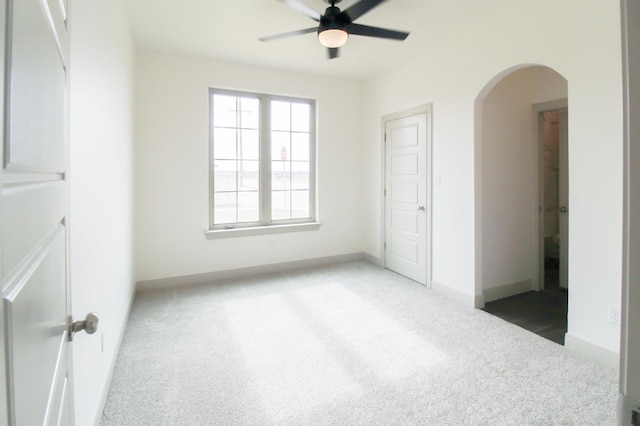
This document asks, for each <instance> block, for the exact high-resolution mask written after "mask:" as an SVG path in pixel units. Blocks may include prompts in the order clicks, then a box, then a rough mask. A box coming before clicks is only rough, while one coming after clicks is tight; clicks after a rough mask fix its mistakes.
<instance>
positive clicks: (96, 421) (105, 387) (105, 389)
mask: <svg viewBox="0 0 640 426" xmlns="http://www.w3.org/2000/svg"><path fill="white" fill-rule="evenodd" d="M135 298H136V293H135V286H133V291H132V292H131V295H130V298H129V306H128V307H127V311H126V314H125V317H124V319H123V321H122V324H121V327H120V330H118V332H117V334H116V339H115V348H114V352H113V353H114V356H113V361H112V363H111V366H110V368H109V371H108V372H107V378H106V380H105V382H104V383H103V384H102V391H101V393H100V399H99V401H98V411H97V412H96V413H94V418H93V422H92V423H91V424H92V425H93V426H99V425H100V422H101V421H102V412H103V411H104V406H105V404H106V403H107V396H108V395H109V388H110V387H111V380H112V379H113V372H114V371H115V369H116V362H117V361H118V355H119V354H120V347H121V346H122V339H124V333H125V331H126V330H127V324H129V317H130V316H131V310H132V309H133V302H134V301H135Z"/></svg>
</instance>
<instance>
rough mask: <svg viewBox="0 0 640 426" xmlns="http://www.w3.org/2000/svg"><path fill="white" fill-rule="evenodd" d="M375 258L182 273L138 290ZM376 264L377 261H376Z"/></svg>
mask: <svg viewBox="0 0 640 426" xmlns="http://www.w3.org/2000/svg"><path fill="white" fill-rule="evenodd" d="M369 258H371V259H373V260H375V257H373V256H371V255H368V256H367V254H365V253H362V252H361V253H350V254H342V255H337V256H328V257H320V258H315V259H304V260H294V261H291V262H283V263H274V264H270V265H259V266H250V267H247V268H239V269H228V270H224V271H215V272H205V273H202V274H192V275H182V276H178V277H168V278H159V279H154V280H144V281H138V282H137V284H136V290H137V291H145V290H153V289H158V288H171V287H179V286H183V285H189V284H200V283H207V282H212V281H219V280H226V279H233V278H242V277H249V276H252V275H260V274H269V273H274V272H281V271H291V270H294V269H303V268H313V267H317V266H325V265H331V264H334V263H344V262H351V261H354V260H366V261H369V262H371V260H369ZM371 263H374V262H371ZM374 264H375V263H374Z"/></svg>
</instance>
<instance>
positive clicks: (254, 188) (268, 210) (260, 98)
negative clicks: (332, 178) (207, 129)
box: [209, 89, 316, 231]
mask: <svg viewBox="0 0 640 426" xmlns="http://www.w3.org/2000/svg"><path fill="white" fill-rule="evenodd" d="M210 106H211V112H210V120H211V136H210V156H211V159H210V160H211V161H210V175H211V189H210V192H211V194H210V197H211V203H210V226H209V227H210V230H211V231H215V230H225V229H226V230H228V229H238V228H256V227H268V226H273V225H293V224H300V223H309V222H315V191H314V188H315V180H316V179H315V139H314V130H315V104H314V101H313V100H310V99H298V98H285V97H280V96H270V95H262V94H253V93H243V92H232V91H226V90H217V89H211V90H210Z"/></svg>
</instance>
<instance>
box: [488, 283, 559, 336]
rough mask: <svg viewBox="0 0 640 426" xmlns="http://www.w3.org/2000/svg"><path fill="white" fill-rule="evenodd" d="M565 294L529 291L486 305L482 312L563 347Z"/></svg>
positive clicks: (552, 291) (549, 290)
mask: <svg viewBox="0 0 640 426" xmlns="http://www.w3.org/2000/svg"><path fill="white" fill-rule="evenodd" d="M567 296H568V292H567V290H566V289H564V288H559V287H558V288H551V289H545V290H542V291H529V292H527V293H522V294H518V295H515V296H511V297H507V298H504V299H500V300H496V301H493V302H489V303H487V304H486V305H485V307H484V311H486V312H488V313H490V314H492V315H495V316H497V317H499V318H502V319H503V320H505V321H508V322H510V323H512V324H515V325H518V326H520V327H522V328H524V329H526V330H529V331H531V332H533V333H536V334H538V335H540V336H542V337H545V338H547V339H549V340H551V341H554V342H556V343H558V344H560V345H564V335H565V333H566V332H567V301H568V297H567Z"/></svg>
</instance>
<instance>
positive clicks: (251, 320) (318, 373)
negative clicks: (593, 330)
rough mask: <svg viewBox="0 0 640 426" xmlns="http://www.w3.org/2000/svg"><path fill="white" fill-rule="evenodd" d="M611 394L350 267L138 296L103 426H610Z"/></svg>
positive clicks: (580, 365) (417, 289) (532, 342)
mask: <svg viewBox="0 0 640 426" xmlns="http://www.w3.org/2000/svg"><path fill="white" fill-rule="evenodd" d="M617 381H618V377H617V374H616V372H615V371H614V370H613V369H609V368H606V367H603V366H601V365H599V364H597V363H595V362H592V361H590V360H588V359H585V358H583V357H581V356H578V355H575V354H572V353H570V352H568V351H567V350H566V349H565V348H564V347H562V346H559V345H556V344H555V343H552V342H550V341H548V340H546V339H544V338H542V337H539V336H537V335H535V334H532V333H530V332H528V331H525V330H523V329H521V328H518V327H517V326H514V325H511V324H509V323H507V322H504V321H502V320H501V319H498V318H496V317H493V316H491V315H489V314H487V313H485V312H482V311H479V310H474V309H471V308H467V307H465V306H462V305H460V304H458V303H456V302H454V301H451V300H449V299H447V298H445V297H442V296H440V295H438V294H435V293H433V292H431V291H429V290H426V289H425V288H424V287H422V286H421V285H419V284H416V283H415V282H413V281H410V280H408V279H406V278H404V277H401V276H399V275H396V274H394V273H392V272H390V271H386V270H384V269H380V268H377V267H375V266H373V265H371V264H368V263H366V262H352V263H346V264H340V265H335V266H327V267H321V268H313V269H306V270H299V271H292V272H289V273H281V274H270V275H264V276H257V277H252V278H247V279H237V280H228V281H223V282H218V283H214V284H210V285H197V286H189V287H186V288H180V289H172V290H158V291H148V292H144V293H141V294H138V295H137V297H136V300H135V304H134V307H133V312H132V313H131V319H130V321H129V324H128V326H127V330H126V334H125V337H124V342H123V345H122V349H121V351H120V355H119V358H118V361H117V365H116V369H115V373H114V377H113V381H112V384H111V389H110V392H109V396H108V398H107V403H106V407H105V410H104V414H103V418H102V425H105V426H107V425H210V424H215V425H283V424H285V425H293V424H295V425H309V424H326V425H347V424H354V425H407V424H421V425H465V424H466V425H614V424H616V417H615V404H616V396H617V389H618V386H617Z"/></svg>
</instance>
